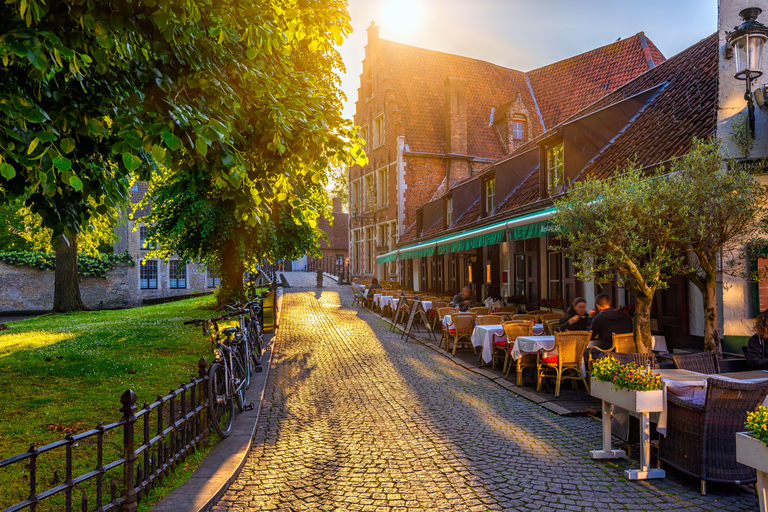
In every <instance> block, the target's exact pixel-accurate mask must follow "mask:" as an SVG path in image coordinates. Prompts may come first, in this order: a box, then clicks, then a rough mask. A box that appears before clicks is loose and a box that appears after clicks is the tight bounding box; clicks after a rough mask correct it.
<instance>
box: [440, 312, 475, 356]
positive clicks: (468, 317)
mask: <svg viewBox="0 0 768 512" xmlns="http://www.w3.org/2000/svg"><path fill="white" fill-rule="evenodd" d="M476 319H477V315H475V314H474V313H452V314H451V324H452V326H453V332H451V331H450V330H449V331H448V336H447V337H446V342H445V349H446V350H448V341H449V340H450V337H451V336H452V337H453V350H452V352H451V353H452V354H453V355H456V347H457V346H458V345H459V344H462V345H465V346H468V347H469V348H471V349H472V353H476V352H475V347H474V346H472V329H473V328H474V327H475V320H476Z"/></svg>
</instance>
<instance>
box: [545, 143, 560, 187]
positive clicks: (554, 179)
mask: <svg viewBox="0 0 768 512" xmlns="http://www.w3.org/2000/svg"><path fill="white" fill-rule="evenodd" d="M563 181H564V166H563V145H562V143H561V144H558V145H557V146H552V147H551V148H547V189H548V190H549V191H550V192H552V191H554V190H555V189H558V188H560V187H562V186H563Z"/></svg>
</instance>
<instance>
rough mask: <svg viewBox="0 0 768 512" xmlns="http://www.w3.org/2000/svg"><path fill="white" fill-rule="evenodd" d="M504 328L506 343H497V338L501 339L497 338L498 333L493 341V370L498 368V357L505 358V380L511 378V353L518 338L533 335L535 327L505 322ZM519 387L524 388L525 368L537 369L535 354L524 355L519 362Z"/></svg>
mask: <svg viewBox="0 0 768 512" xmlns="http://www.w3.org/2000/svg"><path fill="white" fill-rule="evenodd" d="M502 325H503V327H504V336H506V337H507V339H506V341H502V340H500V341H496V338H501V336H497V335H496V333H494V334H493V337H492V338H491V340H492V341H493V358H492V359H493V365H492V369H494V368H496V357H497V356H498V357H500V356H504V366H503V367H502V371H504V378H505V379H506V378H509V370H510V369H511V368H512V360H511V359H512V356H511V355H510V351H511V350H512V346H513V345H514V344H515V340H517V337H518V336H531V335H533V325H531V324H530V323H529V322H525V323H521V322H505V323H504V324H502ZM516 362H517V365H516V366H517V385H518V386H522V385H523V369H525V368H536V355H535V354H528V355H524V356H523V357H521V358H520V359H518V360H517V361H516Z"/></svg>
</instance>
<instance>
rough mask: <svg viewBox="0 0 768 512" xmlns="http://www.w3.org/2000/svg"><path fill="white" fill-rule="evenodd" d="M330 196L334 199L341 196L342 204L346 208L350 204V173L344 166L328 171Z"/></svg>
mask: <svg viewBox="0 0 768 512" xmlns="http://www.w3.org/2000/svg"><path fill="white" fill-rule="evenodd" d="M328 181H329V185H330V186H329V187H328V189H327V190H328V197H329V199H333V198H335V197H340V198H341V204H342V205H343V206H344V209H345V210H346V208H347V206H348V205H349V175H348V173H347V170H346V169H344V168H342V167H334V168H331V169H330V170H329V173H328Z"/></svg>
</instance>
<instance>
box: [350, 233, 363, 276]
mask: <svg viewBox="0 0 768 512" xmlns="http://www.w3.org/2000/svg"><path fill="white" fill-rule="evenodd" d="M362 252H363V244H362V241H361V240H360V230H359V229H356V230H354V231H352V263H353V265H352V271H353V272H354V273H356V274H360V273H361V272H362V261H363V254H362Z"/></svg>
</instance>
